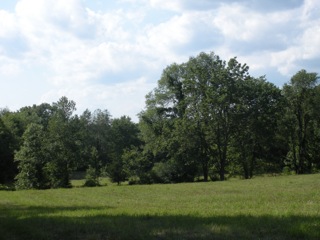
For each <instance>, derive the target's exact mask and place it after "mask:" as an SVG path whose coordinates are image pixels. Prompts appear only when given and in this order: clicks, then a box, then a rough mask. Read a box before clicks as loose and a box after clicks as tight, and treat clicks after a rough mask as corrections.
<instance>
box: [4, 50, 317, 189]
mask: <svg viewBox="0 0 320 240" xmlns="http://www.w3.org/2000/svg"><path fill="white" fill-rule="evenodd" d="M318 80H319V76H318V74H317V73H312V72H307V71H306V70H300V71H299V72H297V73H296V74H295V75H294V76H292V78H291V80H290V81H289V82H288V83H287V84H285V85H284V86H283V87H282V88H279V87H277V86H275V85H274V84H272V83H271V82H268V81H267V79H266V77H265V76H261V77H254V76H251V75H250V73H249V66H247V65H246V64H242V63H240V62H238V60H237V58H231V59H229V60H228V61H225V60H222V59H220V57H219V56H218V55H216V54H214V53H213V52H211V53H200V54H199V55H198V56H196V57H190V58H189V60H188V61H187V62H185V63H181V64H177V63H173V64H171V65H169V66H168V67H166V68H165V69H164V70H163V73H162V75H161V77H160V79H159V81H158V85H157V87H156V88H155V89H154V90H152V91H151V92H150V93H148V94H147V96H146V106H145V109H144V110H143V111H142V112H140V113H139V114H138V116H139V123H134V122H132V121H131V119H130V118H129V117H128V116H122V117H120V118H112V116H111V114H110V113H109V112H108V110H100V109H97V110H95V111H93V112H91V111H90V110H85V111H84V112H83V113H82V114H80V115H78V114H76V103H75V102H74V101H72V100H69V99H68V98H67V97H61V98H60V99H59V100H58V101H57V102H54V103H52V104H48V103H43V104H40V105H33V106H26V107H23V108H21V109H20V110H18V111H16V112H11V111H10V110H9V109H7V108H4V109H1V111H0V183H7V182H14V183H15V185H16V187H17V188H21V189H28V188H36V189H43V188H57V187H69V186H70V179H71V176H72V173H73V172H75V171H87V175H86V186H96V185H99V178H100V176H101V175H103V174H104V175H106V176H108V177H110V178H111V180H112V181H114V182H117V183H118V184H120V183H121V182H123V181H126V180H128V181H129V183H132V184H133V183H170V182H183V181H195V180H204V181H208V180H210V179H211V180H222V181H223V180H225V179H227V178H228V177H231V176H242V177H243V178H246V179H248V178H252V177H253V176H254V175H257V174H265V173H275V172H277V173H280V172H286V173H290V172H294V173H296V174H302V173H313V172H317V171H319V170H320V154H319V151H318V146H319V144H320V114H319V111H318V106H319V104H320V87H319V85H318Z"/></svg>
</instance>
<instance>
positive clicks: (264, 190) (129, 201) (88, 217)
mask: <svg viewBox="0 0 320 240" xmlns="http://www.w3.org/2000/svg"><path fill="white" fill-rule="evenodd" d="M81 181H83V180H76V181H73V182H72V183H73V184H74V185H76V186H78V187H75V188H72V189H55V190H42V191H36V190H28V191H14V192H9V191H0V239H10V238H11V239H208V238H209V239H301V238H304V239H319V237H320V175H319V174H316V175H305V176H279V177H260V178H255V179H252V180H230V181H226V182H209V183H186V184H167V185H134V186H128V185H125V184H123V185H121V186H117V185H116V184H114V183H110V182H108V181H107V180H104V181H105V184H107V185H105V184H103V185H104V186H101V187H95V188H83V187H80V186H81V185H82V184H83V182H81Z"/></svg>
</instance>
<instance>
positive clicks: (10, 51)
mask: <svg viewBox="0 0 320 240" xmlns="http://www.w3.org/2000/svg"><path fill="white" fill-rule="evenodd" d="M200 52H207V53H210V52H214V53H215V54H217V55H219V56H220V58H222V59H224V60H226V61H227V60H229V59H230V58H232V57H237V59H238V61H239V62H240V63H246V64H247V65H248V66H249V67H250V71H249V72H250V74H251V75H252V76H254V77H259V76H262V75H266V78H267V80H268V81H269V82H272V83H274V84H275V85H277V86H279V87H281V86H283V84H285V83H287V82H288V81H289V80H290V78H291V77H292V76H293V75H294V74H295V73H296V72H298V71H299V70H301V69H306V70H307V71H308V72H318V73H320V1H319V0H278V1H276V0H197V1H195V0H0V108H4V107H7V108H9V109H10V110H11V111H16V110H18V109H19V108H21V107H24V106H32V105H33V104H37V105H38V104H41V103H52V102H57V101H58V100H59V99H60V97H62V96H66V97H67V98H68V99H70V100H73V101H75V102H76V104H77V105H76V106H77V113H78V114H81V113H82V112H83V111H84V110H85V109H89V110H91V111H94V110H95V109H101V110H105V109H107V110H108V111H109V112H110V114H111V115H112V116H113V117H114V118H118V117H120V116H123V115H127V116H130V117H131V118H132V119H133V120H134V121H138V118H137V114H138V113H139V112H141V111H142V110H143V109H144V107H145V96H146V94H147V93H149V92H150V91H152V89H154V88H155V87H156V86H157V81H158V80H159V79H160V77H161V73H162V71H163V69H164V68H166V67H167V66H168V65H170V64H172V63H179V64H180V63H183V62H186V61H188V59H189V57H191V56H197V55H198V54H199V53H200Z"/></svg>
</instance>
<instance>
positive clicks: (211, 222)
mask: <svg viewBox="0 0 320 240" xmlns="http://www.w3.org/2000/svg"><path fill="white" fill-rule="evenodd" d="M100 211H101V213H99V212H100ZM72 212H74V213H75V214H74V216H73V214H72ZM79 212H81V213H82V212H83V213H85V214H83V216H82V215H81V214H80V213H79ZM65 215H68V216H65ZM0 239H17V240H19V239H320V217H307V216H285V217H275V216H259V217H257V216H254V217H253V216H245V215H239V216H212V217H200V216H192V215H188V216H184V215H164V216H162V215H161V216H160V215H159V216H158V215H136V216H132V215H109V214H108V207H101V208H90V207H55V208H44V207H21V206H12V205H11V206H9V205H7V206H0Z"/></svg>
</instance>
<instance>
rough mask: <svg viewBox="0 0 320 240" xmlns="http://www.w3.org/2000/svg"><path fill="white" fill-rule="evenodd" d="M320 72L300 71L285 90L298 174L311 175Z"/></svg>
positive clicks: (292, 156) (291, 146)
mask: <svg viewBox="0 0 320 240" xmlns="http://www.w3.org/2000/svg"><path fill="white" fill-rule="evenodd" d="M318 79H319V77H318V75H317V73H308V72H307V71H306V70H300V71H299V72H297V73H296V74H295V75H294V76H293V77H292V78H291V80H290V82H289V84H285V85H284V87H283V94H284V96H285V98H286V100H287V111H286V119H287V122H286V124H287V133H288V136H289V146H290V154H289V156H290V158H291V161H292V165H293V168H294V170H295V172H296V173H297V174H301V173H307V172H310V171H311V168H312V158H311V156H310V143H311V142H310V141H311V138H310V137H311V132H312V131H313V129H312V127H313V125H312V113H313V112H314V111H315V109H314V108H315V107H317V106H315V104H314V101H315V97H316V87H317V84H318Z"/></svg>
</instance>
